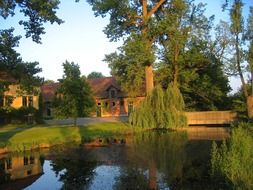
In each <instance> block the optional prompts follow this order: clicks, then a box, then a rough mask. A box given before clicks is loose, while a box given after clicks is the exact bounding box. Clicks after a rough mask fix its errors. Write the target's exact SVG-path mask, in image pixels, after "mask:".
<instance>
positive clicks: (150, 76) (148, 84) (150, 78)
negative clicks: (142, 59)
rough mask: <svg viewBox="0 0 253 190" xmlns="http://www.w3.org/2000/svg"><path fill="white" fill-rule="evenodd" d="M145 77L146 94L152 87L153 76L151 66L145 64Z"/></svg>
mask: <svg viewBox="0 0 253 190" xmlns="http://www.w3.org/2000/svg"><path fill="white" fill-rule="evenodd" d="M145 78H146V95H148V94H150V93H151V92H152V90H153V88H154V79H153V78H154V77H153V67H152V65H150V66H145Z"/></svg>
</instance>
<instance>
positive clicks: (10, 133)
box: [0, 122, 133, 151]
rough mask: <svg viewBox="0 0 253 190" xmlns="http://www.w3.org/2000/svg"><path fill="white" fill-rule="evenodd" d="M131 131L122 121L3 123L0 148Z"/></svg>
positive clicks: (63, 141) (123, 133)
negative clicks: (78, 124) (65, 124)
mask: <svg viewBox="0 0 253 190" xmlns="http://www.w3.org/2000/svg"><path fill="white" fill-rule="evenodd" d="M132 132H133V129H132V127H130V126H129V125H128V123H124V122H111V123H97V124H92V125H85V126H77V127H74V126H59V125H58V126H56V125H34V126H28V125H5V126H0V148H3V147H7V148H8V149H9V150H11V151H22V150H24V149H26V150H27V149H31V147H34V146H35V147H36V146H38V145H41V144H46V145H56V144H62V143H67V142H78V143H80V142H87V141H90V140H93V139H97V138H114V137H119V136H122V135H126V134H129V133H132Z"/></svg>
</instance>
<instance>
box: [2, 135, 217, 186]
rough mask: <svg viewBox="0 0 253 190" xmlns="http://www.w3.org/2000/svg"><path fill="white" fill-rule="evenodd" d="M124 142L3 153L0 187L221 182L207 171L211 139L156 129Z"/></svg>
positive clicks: (204, 184)
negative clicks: (88, 146)
mask: <svg viewBox="0 0 253 190" xmlns="http://www.w3.org/2000/svg"><path fill="white" fill-rule="evenodd" d="M126 142H127V144H126V145H112V146H109V147H98V148H85V147H80V146H71V147H70V146H67V147H63V146H60V147H55V148H52V149H51V150H49V151H47V152H32V153H25V154H17V155H15V154H12V155H6V156H4V157H2V158H0V183H2V184H1V185H0V189H89V190H95V189H103V190H106V189H108V190H110V189H115V190H125V189H217V188H219V185H218V184H212V181H211V180H210V178H209V173H208V171H209V161H210V148H211V143H212V141H211V140H201V141H199V140H192V139H189V138H188V135H187V133H186V132H164V131H156V132H146V133H142V134H137V135H134V136H131V137H127V139H126ZM21 183H22V185H21ZM17 184H18V185H19V186H18V185H17ZM12 187H14V188H12ZM17 187H18V188H17Z"/></svg>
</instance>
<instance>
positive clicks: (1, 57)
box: [0, 28, 42, 95]
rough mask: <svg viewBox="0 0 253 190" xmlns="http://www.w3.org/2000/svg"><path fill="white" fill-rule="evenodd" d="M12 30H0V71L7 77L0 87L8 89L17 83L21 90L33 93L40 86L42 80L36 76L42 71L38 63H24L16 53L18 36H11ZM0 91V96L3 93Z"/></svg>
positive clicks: (0, 81)
mask: <svg viewBox="0 0 253 190" xmlns="http://www.w3.org/2000/svg"><path fill="white" fill-rule="evenodd" d="M13 31H14V29H13V28H12V29H8V30H0V71H1V74H2V75H4V74H5V75H7V78H8V80H3V79H2V80H3V81H2V80H0V83H1V84H0V86H3V85H4V86H5V88H6V87H8V85H9V84H12V83H19V84H20V85H21V90H24V91H26V92H28V93H29V92H33V91H34V90H35V88H34V87H35V86H40V84H41V82H42V79H41V78H40V77H38V76H36V75H37V74H38V73H40V72H41V71H42V69H41V68H39V67H38V65H39V63H38V62H24V61H23V60H22V58H21V57H20V54H19V53H18V52H16V50H15V47H18V44H19V40H20V38H21V37H20V36H14V35H13ZM2 89H3V88H1V90H0V95H1V93H3V90H2Z"/></svg>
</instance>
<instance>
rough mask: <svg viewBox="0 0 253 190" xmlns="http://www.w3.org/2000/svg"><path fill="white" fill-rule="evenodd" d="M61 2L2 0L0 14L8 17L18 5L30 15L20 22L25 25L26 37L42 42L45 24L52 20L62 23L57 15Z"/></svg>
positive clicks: (25, 13) (12, 14)
mask: <svg viewBox="0 0 253 190" xmlns="http://www.w3.org/2000/svg"><path fill="white" fill-rule="evenodd" d="M59 4H60V1H59V0H53V1H51V0H36V1H28V0H22V1H20V0H8V1H0V16H2V17H3V18H4V19H6V18H7V17H9V16H14V15H15V12H16V7H18V9H19V11H20V12H21V13H23V14H24V16H25V17H28V20H20V21H19V24H20V25H23V26H24V29H25V30H26V37H32V39H33V41H35V42H37V43H41V41H40V40H41V37H40V35H42V34H44V33H45V31H44V30H45V28H44V27H43V24H44V23H46V22H50V23H51V24H53V23H55V22H56V23H57V24H61V23H63V21H62V20H61V19H59V18H58V17H57V16H56V9H58V5H59Z"/></svg>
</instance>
